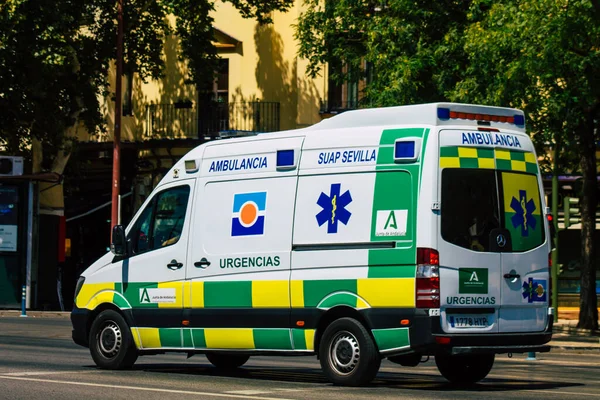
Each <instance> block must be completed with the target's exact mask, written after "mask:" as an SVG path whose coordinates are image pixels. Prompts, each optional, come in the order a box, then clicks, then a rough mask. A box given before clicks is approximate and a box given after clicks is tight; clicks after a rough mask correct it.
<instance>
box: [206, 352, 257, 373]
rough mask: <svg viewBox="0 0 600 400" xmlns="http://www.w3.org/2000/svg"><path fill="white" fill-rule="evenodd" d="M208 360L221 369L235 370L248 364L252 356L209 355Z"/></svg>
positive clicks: (207, 355)
mask: <svg viewBox="0 0 600 400" xmlns="http://www.w3.org/2000/svg"><path fill="white" fill-rule="evenodd" d="M206 358H208V361H210V363H211V364H212V365H214V366H215V367H217V368H221V369H235V368H239V367H241V366H242V365H244V364H246V362H247V361H248V359H249V358H250V356H244V355H236V354H218V353H207V354H206Z"/></svg>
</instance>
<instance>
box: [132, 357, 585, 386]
mask: <svg viewBox="0 0 600 400" xmlns="http://www.w3.org/2000/svg"><path fill="white" fill-rule="evenodd" d="M133 371H143V372H148V373H165V374H180V375H196V376H205V377H220V378H235V379H251V380H269V381H275V382H297V383H312V384H324V385H331V383H330V382H329V381H327V379H326V378H325V376H324V375H323V373H322V372H321V370H320V369H316V368H289V367H278V368H264V367H252V366H248V367H242V368H239V369H234V370H223V369H217V368H215V367H213V366H211V365H210V364H208V365H200V364H191V365H190V364H142V363H139V364H136V365H135V366H134V367H133ZM579 386H585V385H584V384H580V383H567V382H548V381H535V380H524V379H521V380H515V379H499V378H486V379H484V380H483V381H482V382H480V383H477V384H474V385H456V384H451V383H448V382H447V381H446V380H445V379H444V378H443V377H442V376H434V375H423V374H407V373H389V372H380V373H379V374H378V375H377V378H376V379H375V380H374V381H373V382H372V383H371V385H369V387H372V388H387V389H403V390H427V391H431V390H434V391H444V392H448V391H470V392H503V391H518V390H528V391H530V390H552V389H560V388H567V387H579Z"/></svg>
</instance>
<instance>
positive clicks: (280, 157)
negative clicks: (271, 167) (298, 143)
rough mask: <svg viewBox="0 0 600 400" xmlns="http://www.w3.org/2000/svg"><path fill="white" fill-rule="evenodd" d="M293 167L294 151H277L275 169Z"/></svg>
mask: <svg viewBox="0 0 600 400" xmlns="http://www.w3.org/2000/svg"><path fill="white" fill-rule="evenodd" d="M294 167H295V160H294V150H277V168H278V169H290V168H294Z"/></svg>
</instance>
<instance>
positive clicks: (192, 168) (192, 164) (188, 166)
mask: <svg viewBox="0 0 600 400" xmlns="http://www.w3.org/2000/svg"><path fill="white" fill-rule="evenodd" d="M198 169H199V168H198V165H197V164H196V160H185V172H186V173H188V174H193V173H194V172H198Z"/></svg>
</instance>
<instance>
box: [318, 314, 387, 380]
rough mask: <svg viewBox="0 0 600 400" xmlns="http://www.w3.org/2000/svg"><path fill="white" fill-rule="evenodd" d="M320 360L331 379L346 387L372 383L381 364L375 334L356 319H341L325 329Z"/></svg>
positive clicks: (320, 349)
mask: <svg viewBox="0 0 600 400" xmlns="http://www.w3.org/2000/svg"><path fill="white" fill-rule="evenodd" d="M319 359H320V362H321V368H322V369H323V372H324V373H325V375H326V376H327V378H328V379H329V380H330V381H331V382H333V383H334V384H336V385H344V386H361V385H365V384H367V383H369V382H371V381H372V380H373V378H375V375H377V372H378V371H379V366H380V365H381V358H380V357H379V352H378V351H377V347H376V346H375V343H374V342H373V339H372V338H371V335H369V332H367V330H366V329H365V327H364V326H363V325H362V324H361V323H360V322H358V321H357V320H355V319H353V318H340V319H338V320H336V321H334V322H332V323H331V324H330V325H329V326H328V327H327V329H325V332H324V333H323V337H322V338H321V343H320V345H319Z"/></svg>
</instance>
